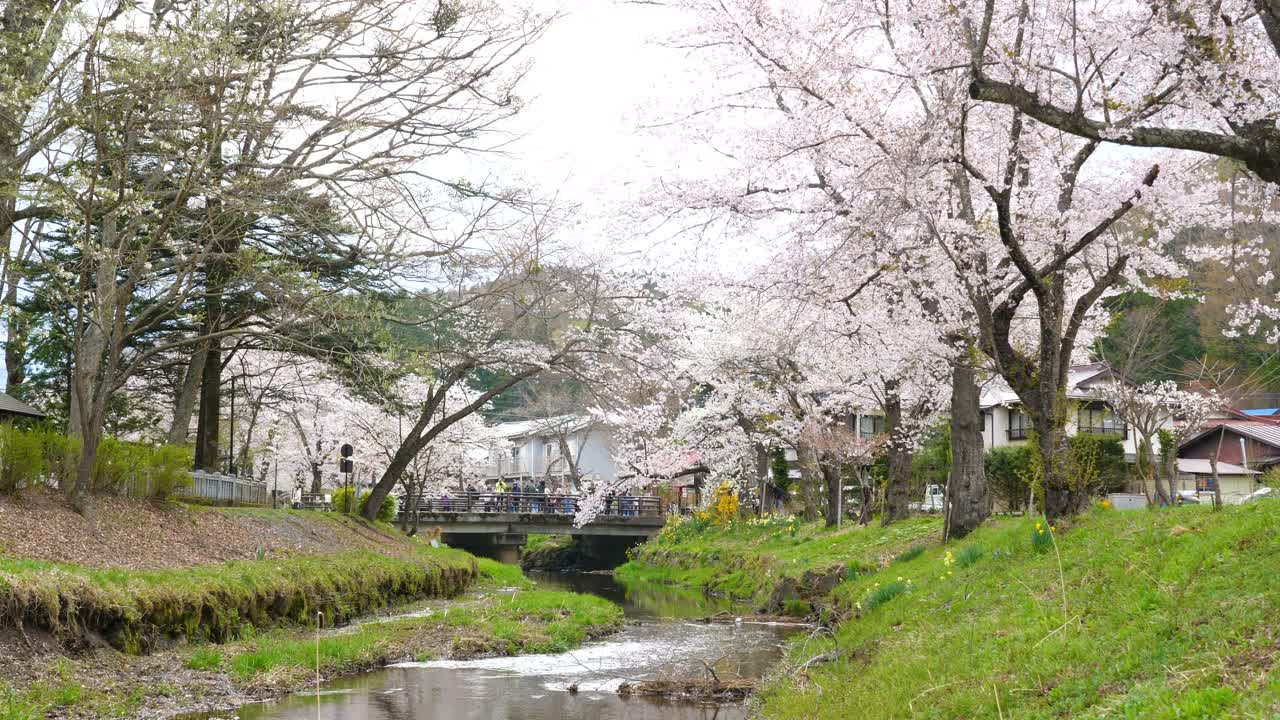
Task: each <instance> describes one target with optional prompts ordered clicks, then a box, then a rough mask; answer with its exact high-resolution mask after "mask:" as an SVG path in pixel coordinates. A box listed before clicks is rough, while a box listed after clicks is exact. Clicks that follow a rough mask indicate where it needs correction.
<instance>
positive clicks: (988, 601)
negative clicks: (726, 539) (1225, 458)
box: [760, 502, 1280, 719]
mask: <svg viewBox="0 0 1280 720" xmlns="http://www.w3.org/2000/svg"><path fill="white" fill-rule="evenodd" d="M1278 527H1280V503H1276V502H1271V503H1255V504H1252V505H1248V506H1244V507H1234V508H1227V509H1225V510H1224V511H1222V512H1218V513H1214V512H1212V511H1211V510H1210V509H1208V508H1201V507H1186V508H1178V509H1171V510H1164V511H1131V512H1119V511H1114V510H1103V509H1095V510H1093V511H1090V512H1089V513H1087V514H1086V515H1084V516H1082V517H1081V518H1079V519H1077V520H1076V521H1074V522H1073V523H1072V524H1071V525H1070V526H1069V527H1066V526H1064V527H1059V528H1056V532H1055V531H1053V530H1050V529H1049V528H1048V527H1046V526H1044V525H1043V524H1042V525H1041V526H1040V528H1038V529H1037V528H1036V526H1035V525H1034V520H1028V519H1013V518H1009V519H1001V520H996V521H993V522H991V523H990V524H989V525H987V526H986V527H983V528H981V529H980V530H979V531H978V532H976V533H975V534H974V535H972V536H971V537H969V538H966V539H965V540H963V541H961V542H959V543H953V544H951V545H950V546H947V547H930V548H928V549H926V550H925V551H923V552H921V553H919V554H918V555H916V556H914V557H911V558H910V559H904V560H903V561H902V562H898V563H894V564H891V565H889V566H888V567H886V568H884V569H881V570H880V571H879V572H876V573H873V574H867V575H863V576H860V577H856V578H854V579H852V580H850V581H847V582H845V583H843V584H841V585H840V586H839V587H838V588H837V589H836V591H835V593H834V597H835V598H836V600H837V602H838V604H839V606H840V607H842V608H843V609H844V610H845V612H846V613H847V614H848V619H846V620H845V621H844V622H843V623H842V624H841V625H840V626H839V627H838V629H837V631H836V633H835V636H834V639H831V640H828V641H826V642H825V643H814V642H809V643H808V644H807V645H806V646H804V647H800V646H797V647H796V648H795V649H794V651H793V653H792V656H791V657H790V659H789V661H788V664H787V666H786V667H785V668H784V669H783V670H782V671H780V672H779V673H778V674H777V677H776V678H775V679H774V681H773V682H772V684H771V685H770V686H769V687H768V688H766V690H765V691H764V693H763V695H762V697H761V699H760V702H761V710H762V713H763V715H764V716H766V717H774V718H841V717H848V716H849V712H850V708H856V709H857V713H856V714H857V715H858V716H859V717H864V718H871V719H874V718H899V717H925V718H958V717H1005V718H1050V717H1072V718H1093V717H1099V718H1100V717H1119V718H1211V717H1213V718H1216V717H1242V718H1243V717H1256V718H1270V717H1275V716H1276V714H1277V713H1280V673H1277V672H1276V668H1277V661H1278V660H1280V584H1277V580H1276V578H1277V577H1280V533H1278V532H1277V530H1276V529H1277V528H1278ZM815 658H816V660H815ZM806 663H808V665H807V667H805V664H806ZM802 667H803V668H804V669H801V668H802Z"/></svg>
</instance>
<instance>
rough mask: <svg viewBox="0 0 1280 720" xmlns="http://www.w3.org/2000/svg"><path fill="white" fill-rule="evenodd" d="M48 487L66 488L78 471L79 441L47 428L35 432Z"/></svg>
mask: <svg viewBox="0 0 1280 720" xmlns="http://www.w3.org/2000/svg"><path fill="white" fill-rule="evenodd" d="M36 432H37V434H38V436H39V438H40V448H41V452H42V453H43V454H44V458H45V470H46V472H47V473H48V475H47V477H48V482H49V484H50V485H53V486H55V487H59V488H63V489H65V488H68V487H70V486H71V484H72V483H73V482H75V477H76V473H77V472H79V470H80V439H79V438H71V437H67V436H66V435H63V434H62V433H60V432H57V431H55V430H51V429H49V428H41V429H40V430H38V431H36Z"/></svg>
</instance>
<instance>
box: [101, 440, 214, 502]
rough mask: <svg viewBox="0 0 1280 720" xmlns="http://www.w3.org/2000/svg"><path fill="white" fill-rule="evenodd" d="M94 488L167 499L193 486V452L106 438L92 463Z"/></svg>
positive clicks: (167, 446) (174, 446)
mask: <svg viewBox="0 0 1280 720" xmlns="http://www.w3.org/2000/svg"><path fill="white" fill-rule="evenodd" d="M93 468H94V472H93V487H94V489H95V490H99V491H104V492H124V491H128V492H130V493H132V494H146V495H150V496H153V497H158V498H166V497H169V496H170V495H172V494H173V491H174V490H176V489H177V488H179V487H182V486H184V485H189V484H190V483H191V476H190V475H189V474H188V473H187V471H188V470H189V469H190V468H191V450H190V449H189V448H185V447H179V446H176V445H147V444H144V443H135V442H126V441H124V440H117V439H116V438H111V437H107V438H103V439H102V443H101V444H99V445H98V454H97V457H95V458H94V464H93Z"/></svg>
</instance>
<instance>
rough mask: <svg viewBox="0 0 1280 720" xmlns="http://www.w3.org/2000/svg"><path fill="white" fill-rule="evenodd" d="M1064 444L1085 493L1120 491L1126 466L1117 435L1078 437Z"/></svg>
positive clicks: (1122, 447) (1122, 446) (1120, 439)
mask: <svg viewBox="0 0 1280 720" xmlns="http://www.w3.org/2000/svg"><path fill="white" fill-rule="evenodd" d="M1068 443H1069V447H1070V450H1071V457H1070V464H1071V467H1072V468H1073V469H1074V470H1075V473H1076V475H1077V477H1078V479H1079V480H1080V481H1082V483H1083V485H1084V487H1085V488H1086V489H1087V490H1089V491H1090V492H1094V493H1107V492H1116V491H1118V490H1123V489H1124V487H1125V472H1126V465H1125V461H1124V441H1123V438H1122V437H1121V436H1120V435H1114V434H1110V435H1097V434H1093V433H1080V434H1078V435H1075V436H1073V437H1072V438H1070V440H1069V441H1068Z"/></svg>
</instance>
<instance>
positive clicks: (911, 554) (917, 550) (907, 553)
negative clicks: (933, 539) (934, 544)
mask: <svg viewBox="0 0 1280 720" xmlns="http://www.w3.org/2000/svg"><path fill="white" fill-rule="evenodd" d="M923 554H924V546H923V545H913V546H911V547H909V548H907V549H906V550H903V551H902V552H900V553H898V554H897V555H895V556H894V558H893V562H895V563H905V562H911V561H912V560H915V559H916V558H918V557H920V556H921V555H923Z"/></svg>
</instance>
